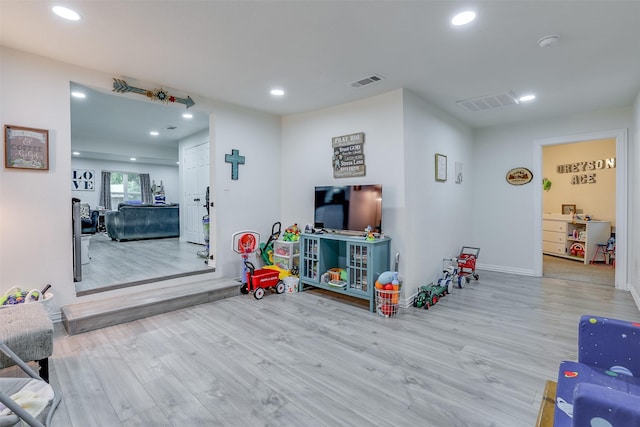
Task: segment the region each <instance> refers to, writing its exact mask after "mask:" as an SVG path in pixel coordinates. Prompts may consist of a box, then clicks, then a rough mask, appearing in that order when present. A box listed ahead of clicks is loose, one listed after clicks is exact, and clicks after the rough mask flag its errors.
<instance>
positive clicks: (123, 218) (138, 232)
mask: <svg viewBox="0 0 640 427" xmlns="http://www.w3.org/2000/svg"><path fill="white" fill-rule="evenodd" d="M104 223H105V226H106V227H107V234H108V235H109V237H111V239H112V240H117V241H121V240H141V239H159V238H164V237H178V236H180V206H179V204H178V203H171V204H167V205H147V204H137V205H132V204H126V203H120V204H119V205H118V210H117V211H107V212H105V215H104Z"/></svg>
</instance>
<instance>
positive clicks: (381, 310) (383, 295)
mask: <svg viewBox="0 0 640 427" xmlns="http://www.w3.org/2000/svg"><path fill="white" fill-rule="evenodd" d="M400 292H401V291H400V290H397V291H392V290H385V289H378V288H376V312H377V313H378V314H379V315H380V316H383V317H393V316H395V315H396V314H398V303H399V301H400Z"/></svg>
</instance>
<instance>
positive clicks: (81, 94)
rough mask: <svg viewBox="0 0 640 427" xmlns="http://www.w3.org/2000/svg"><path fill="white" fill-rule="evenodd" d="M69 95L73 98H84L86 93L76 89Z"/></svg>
mask: <svg viewBox="0 0 640 427" xmlns="http://www.w3.org/2000/svg"><path fill="white" fill-rule="evenodd" d="M71 96H73V97H74V98H86V97H87V95H85V94H84V93H82V92H78V91H73V92H71Z"/></svg>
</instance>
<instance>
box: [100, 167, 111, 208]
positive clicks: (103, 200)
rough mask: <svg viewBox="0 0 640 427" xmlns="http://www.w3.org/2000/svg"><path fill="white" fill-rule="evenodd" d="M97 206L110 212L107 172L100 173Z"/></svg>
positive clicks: (108, 177)
mask: <svg viewBox="0 0 640 427" xmlns="http://www.w3.org/2000/svg"><path fill="white" fill-rule="evenodd" d="M99 204H100V206H104V208H105V209H106V210H108V211H110V210H111V172H108V171H102V184H101V185H100V199H99Z"/></svg>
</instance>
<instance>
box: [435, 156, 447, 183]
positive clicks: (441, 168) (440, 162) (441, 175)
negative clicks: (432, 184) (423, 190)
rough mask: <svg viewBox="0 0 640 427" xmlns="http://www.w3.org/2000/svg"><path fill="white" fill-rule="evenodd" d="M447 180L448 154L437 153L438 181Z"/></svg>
mask: <svg viewBox="0 0 640 427" xmlns="http://www.w3.org/2000/svg"><path fill="white" fill-rule="evenodd" d="M446 180H447V156H445V155H444V154H438V153H436V181H439V182H445V181H446Z"/></svg>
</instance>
